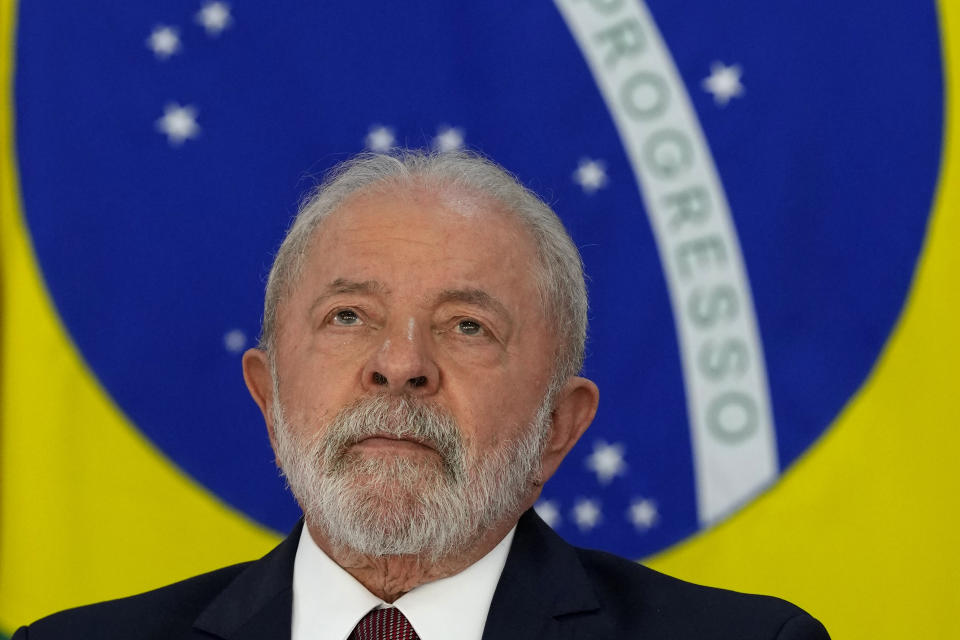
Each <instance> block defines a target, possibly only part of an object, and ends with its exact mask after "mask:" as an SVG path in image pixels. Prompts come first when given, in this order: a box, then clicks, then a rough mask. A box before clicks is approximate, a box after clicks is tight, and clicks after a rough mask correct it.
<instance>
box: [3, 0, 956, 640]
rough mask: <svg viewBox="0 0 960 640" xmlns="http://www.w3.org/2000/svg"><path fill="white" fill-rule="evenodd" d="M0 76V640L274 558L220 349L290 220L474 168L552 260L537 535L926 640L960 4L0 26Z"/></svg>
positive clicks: (945, 613) (251, 416)
mask: <svg viewBox="0 0 960 640" xmlns="http://www.w3.org/2000/svg"><path fill="white" fill-rule="evenodd" d="M0 79H2V83H0V91H2V93H0V145H2V147H0V634H3V633H7V634H9V633H12V632H13V630H14V629H15V628H17V627H18V626H19V625H20V624H24V623H27V622H30V621H32V620H34V619H36V618H38V617H40V616H43V615H46V614H48V613H51V612H53V611H56V610H59V609H62V608H66V607H70V606H76V605H80V604H85V603H89V602H95V601H99V600H103V599H107V598H114V597H119V596H122V595H127V594H132V593H135V592H138V591H142V590H146V589H150V588H153V587H156V586H160V585H162V584H166V583H169V582H171V581H174V580H177V579H181V578H184V577H187V576H189V575H193V574H196V573H199V572H202V571H206V570H210V569H213V568H216V567H219V566H223V565H226V564H230V563H233V562H239V561H243V560H247V559H251V558H254V557H257V556H259V555H261V554H263V553H264V552H265V551H267V550H268V549H269V548H271V547H272V546H273V545H274V544H276V542H277V541H278V540H279V539H280V538H281V537H282V536H283V535H285V533H286V532H287V531H288V530H289V528H290V527H291V526H292V525H293V523H294V522H295V521H296V519H297V518H298V517H299V512H298V510H297V507H296V505H295V503H294V502H293V500H292V498H291V497H290V496H289V494H288V492H287V491H286V490H285V488H284V485H283V482H282V480H281V479H280V478H279V477H278V474H277V471H276V469H275V467H274V465H273V455H272V452H271V451H270V448H269V444H268V441H267V438H266V434H265V430H264V428H263V425H262V420H261V418H260V415H259V412H258V410H257V409H256V407H255V406H254V404H253V403H252V402H251V401H250V399H249V398H248V397H246V390H245V388H244V385H243V382H242V379H241V375H240V360H239V359H240V354H241V353H242V352H243V350H244V349H246V348H248V347H249V346H252V345H253V344H255V341H256V337H257V334H258V332H259V327H260V314H261V307H262V288H263V284H264V278H265V274H266V272H267V270H268V268H269V264H270V260H271V256H272V255H273V252H274V251H275V249H276V247H277V246H278V244H279V242H280V239H281V238H282V235H283V232H284V229H285V228H286V226H287V225H288V223H289V221H290V218H291V216H292V215H293V214H294V213H295V211H296V206H297V203H298V201H299V200H300V198H301V197H302V196H303V195H304V194H305V193H306V192H307V191H309V190H310V189H311V187H313V186H314V184H315V182H316V180H317V177H318V176H320V175H322V174H323V172H324V171H325V170H326V169H328V168H329V167H330V166H332V165H333V164H335V163H336V162H338V161H340V160H343V159H345V158H347V157H349V156H351V155H352V154H354V153H357V152H359V151H362V150H373V151H381V152H388V151H389V150H390V149H393V148H397V147H431V148H435V149H440V150H444V149H456V148H461V147H466V148H471V149H476V150H479V151H481V152H483V153H485V154H487V155H489V156H490V157H492V158H494V159H495V160H497V161H498V162H500V163H502V164H503V165H504V166H506V167H508V168H509V169H510V170H511V171H514V172H515V173H516V174H517V176H518V177H519V178H520V179H521V180H522V181H523V182H524V183H525V184H527V185H528V186H530V187H531V188H533V189H534V190H535V191H537V192H538V193H540V194H541V195H543V196H544V197H545V198H546V199H547V201H548V202H550V203H551V204H552V206H554V208H555V209H556V211H557V212H558V214H559V215H560V216H561V218H563V220H564V222H565V224H566V225H567V227H568V228H569V230H570V232H571V234H572V236H573V238H574V240H575V242H576V243H577V245H578V247H579V248H580V250H581V253H582V254H583V258H584V263H585V266H586V271H587V273H588V274H589V283H588V284H589V289H590V297H591V312H590V337H589V342H588V357H587V362H586V365H585V374H586V375H587V376H589V377H590V378H592V379H594V380H595V381H597V383H598V384H599V386H600V388H601V391H602V403H601V408H600V411H599V414H598V416H597V420H596V422H595V424H594V425H593V426H592V427H591V428H590V429H589V430H588V432H587V434H586V435H585V436H584V438H583V439H582V440H581V442H580V443H579V444H578V445H577V446H576V448H575V449H574V450H573V451H572V452H571V454H570V456H569V457H568V459H567V460H566V461H565V462H564V464H563V465H562V467H561V469H560V471H559V472H558V473H557V475H556V476H555V477H554V478H553V479H552V480H551V481H550V482H549V483H548V484H547V486H546V487H545V489H544V492H543V496H542V499H541V500H540V502H539V503H538V504H537V505H536V508H537V510H538V512H539V513H540V514H541V516H542V517H544V519H546V520H547V521H548V522H549V523H550V524H551V526H553V527H554V528H555V529H556V530H557V532H558V533H560V534H561V535H562V536H564V537H565V538H566V539H568V540H569V541H570V542H572V543H574V544H578V545H582V546H589V547H596V548H603V549H608V550H610V551H612V552H615V553H618V554H620V555H624V556H627V557H631V558H636V559H638V560H642V561H644V562H646V563H648V564H650V565H651V566H653V567H654V568H656V569H660V570H662V571H665V572H668V573H671V574H673V575H676V576H678V577H680V578H684V579H687V580H691V581H695V582H700V583H705V584H711V585H718V586H725V587H729V588H734V589H738V590H742V591H750V592H760V593H772V594H776V595H780V596H782V597H785V598H787V599H790V600H792V601H794V602H796V603H797V604H799V605H800V606H802V607H804V608H805V609H807V610H808V611H810V612H811V613H812V614H814V615H815V616H817V617H818V618H820V619H821V620H822V621H823V622H824V623H825V625H826V626H827V628H828V629H829V630H830V631H831V633H832V634H833V636H834V637H837V638H871V639H875V638H901V637H916V638H940V637H947V636H949V635H950V633H951V631H953V630H954V629H955V626H956V623H955V621H954V617H955V615H956V611H958V610H960V588H958V584H960V551H958V548H957V544H956V534H955V531H956V529H957V524H958V522H957V516H956V515H955V512H956V511H957V498H956V493H957V490H958V489H960V481H958V479H957V473H956V471H955V468H956V466H957V460H958V458H960V429H958V426H960V408H958V407H960V405H958V402H957V395H958V394H957V391H958V388H960V386H958V385H960V375H958V374H957V372H956V371H957V368H958V363H960V334H958V332H957V330H956V325H957V320H956V319H957V317H958V316H960V286H958V285H957V283H958V282H960V257H958V255H960V254H958V252H957V251H956V250H955V246H954V243H955V242H958V241H960V217H958V215H960V214H958V212H960V129H958V125H957V123H958V121H960V99H958V97H957V91H958V88H960V7H958V5H957V4H956V3H954V2H950V1H949V0H938V1H934V0H872V1H870V2H867V1H866V0H850V1H849V2H840V3H811V2H802V1H800V0H783V1H781V2H769V3H758V2H755V1H753V0H728V1H725V2H711V1H708V0H684V1H678V0H554V1H553V2H549V1H547V0H540V1H535V2H511V1H509V0H487V1H485V2H473V3H449V2H443V1H441V0H431V1H428V2H420V3H414V4H408V3H318V2H296V1H293V0H290V1H284V2H277V3H255V2H249V1H246V0H231V1H229V2H226V1H220V0H168V1H167V2H164V3H149V2H130V1H127V2H120V1H118V0H109V1H107V2H101V3H97V4H96V6H91V5H89V4H84V3H50V2H38V1H35V0H34V1H28V0H22V1H20V2H16V1H15V0H0Z"/></svg>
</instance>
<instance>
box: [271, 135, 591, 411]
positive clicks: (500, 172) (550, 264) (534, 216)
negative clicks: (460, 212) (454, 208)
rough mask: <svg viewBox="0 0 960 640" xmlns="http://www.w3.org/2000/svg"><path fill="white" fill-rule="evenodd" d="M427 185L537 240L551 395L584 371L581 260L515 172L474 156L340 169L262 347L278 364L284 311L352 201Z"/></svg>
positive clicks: (397, 157)
mask: <svg viewBox="0 0 960 640" xmlns="http://www.w3.org/2000/svg"><path fill="white" fill-rule="evenodd" d="M412 184H427V185H429V186H435V187H436V188H438V189H442V188H453V189H463V190H466V191H470V192H475V193H477V194H479V195H480V196H482V197H487V198H490V199H492V200H493V201H495V202H497V203H499V204H501V205H502V206H503V207H504V208H505V209H506V211H507V212H508V213H509V214H512V215H514V216H515V217H516V219H517V221H518V222H520V224H521V225H522V226H523V227H524V228H525V229H526V230H527V231H528V232H529V233H530V235H531V236H532V238H533V242H534V244H535V246H536V250H537V258H538V261H539V263H540V268H541V273H540V274H538V275H539V283H538V284H539V288H540V294H541V298H542V299H543V304H544V310H545V312H546V313H547V317H548V318H552V319H554V320H555V323H556V329H557V332H558V334H559V335H558V337H559V340H558V344H557V352H556V354H555V362H556V364H555V369H554V372H553V378H552V380H551V386H550V390H549V391H550V392H551V393H555V392H556V391H558V390H559V388H560V386H561V385H562V384H563V382H564V381H565V380H566V379H567V378H569V377H570V376H573V375H576V374H577V373H578V372H579V371H580V368H581V367H582V366H583V358H584V348H585V347H584V345H585V342H586V332H587V291H586V284H585V283H584V275H583V263H582V261H581V259H580V253H579V252H578V251H577V248H576V246H575V245H574V244H573V241H572V240H571V239H570V236H569V235H568V234H567V231H566V229H564V227H563V223H562V222H561V221H560V218H559V217H557V214H556V213H554V212H553V210H552V209H551V208H550V207H549V206H548V205H547V204H546V203H545V202H544V201H543V200H541V199H540V198H539V197H538V196H537V195H536V194H535V193H533V192H532V191H530V190H529V189H527V188H526V187H524V186H523V185H522V184H521V183H520V182H519V180H517V178H516V177H515V176H513V175H512V174H511V173H509V172H508V171H506V170H505V169H503V168H502V167H500V166H499V165H497V164H496V163H494V162H493V161H491V160H489V159H487V158H485V157H483V156H482V155H480V154H478V153H475V152H472V151H445V152H430V151H421V150H411V149H400V150H396V151H394V152H392V153H390V154H389V155H387V154H375V153H361V154H359V155H357V156H354V157H353V158H351V159H349V160H347V161H345V162H343V163H341V164H339V165H337V166H335V167H334V168H333V169H331V170H330V172H329V173H328V174H327V175H326V178H325V179H324V180H323V182H322V183H321V184H320V186H319V187H317V188H316V189H315V190H314V191H313V192H312V193H311V194H309V195H308V196H307V198H305V199H304V201H303V202H302V203H301V205H300V209H299V212H298V213H297V216H296V218H294V220H293V223H292V224H291V225H290V228H289V230H288V231H287V235H286V237H285V238H284V240H283V243H282V244H281V245H280V248H279V250H278V251H277V255H276V258H275V259H274V262H273V267H272V268H271V269H270V275H269V277H268V279H267V290H266V297H265V300H264V309H263V330H262V332H261V335H260V348H261V349H263V350H264V351H266V352H267V354H268V356H269V357H270V360H271V362H273V347H274V346H275V342H276V337H277V331H278V327H277V314H278V307H279V306H280V304H281V303H282V302H283V301H284V300H285V299H286V297H287V296H289V295H290V293H291V291H292V290H293V288H294V287H295V285H296V284H297V282H298V281H299V278H300V274H301V272H302V269H303V263H304V259H305V257H306V254H307V250H308V249H309V247H310V243H311V241H312V239H313V236H314V233H315V232H316V231H317V229H318V228H319V226H320V224H321V223H322V222H323V221H324V220H325V219H326V218H327V217H328V216H329V215H330V214H332V213H333V212H334V211H336V210H337V209H338V208H339V207H340V206H341V205H343V203H344V202H345V201H346V200H347V198H349V197H350V196H352V195H354V194H356V193H359V192H360V191H365V190H370V189H373V188H383V187H392V186H406V185H412Z"/></svg>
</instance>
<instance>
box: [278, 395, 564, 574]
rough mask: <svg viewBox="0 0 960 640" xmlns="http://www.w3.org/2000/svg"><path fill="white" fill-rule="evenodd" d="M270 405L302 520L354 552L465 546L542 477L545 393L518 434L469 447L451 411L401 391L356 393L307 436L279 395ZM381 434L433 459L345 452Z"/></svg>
mask: <svg viewBox="0 0 960 640" xmlns="http://www.w3.org/2000/svg"><path fill="white" fill-rule="evenodd" d="M274 380H276V378H274ZM275 387H276V384H275ZM274 391H275V393H274V398H275V399H278V398H279V393H278V389H276V388H275V389H274ZM548 397H549V396H548ZM273 407H274V410H273V414H274V415H273V419H274V430H275V438H276V448H277V451H276V453H277V458H278V460H279V463H280V467H281V469H282V471H283V474H284V475H285V476H286V478H287V482H288V484H289V486H290V490H291V491H292V492H293V495H294V497H296V499H297V502H299V503H300V507H301V508H302V509H303V511H304V515H305V516H306V519H307V522H308V524H310V525H311V526H314V527H317V528H319V530H320V531H322V532H323V533H324V534H325V535H326V536H327V538H328V539H329V540H330V542H331V544H333V545H335V546H346V547H348V548H349V549H352V550H353V551H355V552H358V553H363V554H368V555H375V556H392V555H402V554H414V555H421V556H426V557H429V558H430V559H431V560H432V561H436V560H438V559H440V558H444V557H449V556H452V555H453V554H456V553H459V552H461V551H463V550H464V549H466V548H467V547H469V545H470V543H471V542H473V541H474V540H475V539H476V538H477V537H478V536H480V535H482V534H483V533H484V532H485V531H486V530H488V529H489V528H490V527H491V526H493V525H494V524H495V523H497V522H498V521H500V520H502V519H503V518H505V517H507V516H511V515H518V511H519V509H520V507H521V506H522V502H523V500H524V499H525V498H527V496H528V495H529V491H530V488H531V486H532V485H533V484H534V483H537V482H539V480H540V462H541V457H542V455H543V451H544V447H545V446H546V442H547V437H548V435H549V431H550V425H551V423H550V411H551V407H550V402H549V400H548V399H547V398H545V399H544V402H543V403H542V405H541V407H540V408H539V409H538V411H537V414H536V416H535V417H534V419H533V421H532V422H531V423H530V424H529V425H526V426H525V428H523V429H522V430H521V432H520V435H519V437H518V438H517V439H516V440H512V441H507V442H505V443H504V444H503V445H502V446H501V447H500V448H499V449H497V450H495V451H469V452H468V451H467V448H466V447H465V445H464V442H463V437H462V435H461V434H462V432H461V430H460V428H459V426H458V425H457V422H456V420H455V419H454V418H453V416H451V415H450V414H449V413H448V412H446V411H444V410H443V409H440V408H438V407H436V406H431V405H428V404H426V403H424V402H423V401H420V400H418V399H416V398H412V397H409V396H401V397H391V396H386V395H379V396H373V397H367V398H363V399H361V400H359V401H357V402H355V403H353V404H352V405H350V406H347V407H345V408H344V409H342V410H341V411H340V412H339V413H338V414H337V415H336V416H334V418H333V419H332V420H331V421H330V422H329V424H327V425H323V426H322V428H320V429H318V430H317V431H316V432H315V433H316V435H312V436H303V435H301V434H304V433H308V432H309V430H308V429H304V428H301V427H302V426H303V425H296V426H293V425H291V424H290V422H289V421H288V420H287V418H286V416H285V415H284V411H283V408H282V407H281V405H280V403H279V400H277V401H276V402H274V404H273ZM384 433H389V434H391V435H394V436H396V437H402V438H412V439H415V440H418V441H420V442H423V443H425V444H428V445H429V446H430V447H432V448H433V449H435V450H436V452H437V454H438V457H439V459H438V460H437V461H432V460H428V461H423V460H422V459H420V457H419V456H418V458H417V459H416V461H414V460H413V459H411V458H408V457H406V456H396V457H392V458H381V457H363V456H362V455H360V454H357V453H354V452H350V451H348V449H349V447H350V446H351V445H353V444H354V443H356V442H358V441H360V440H362V439H364V438H366V437H370V436H374V435H377V434H384Z"/></svg>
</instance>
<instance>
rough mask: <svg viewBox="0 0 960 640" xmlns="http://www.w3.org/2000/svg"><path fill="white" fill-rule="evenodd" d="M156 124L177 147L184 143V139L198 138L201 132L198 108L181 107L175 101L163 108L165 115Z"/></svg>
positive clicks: (168, 140)
mask: <svg viewBox="0 0 960 640" xmlns="http://www.w3.org/2000/svg"><path fill="white" fill-rule="evenodd" d="M156 126H157V130H158V131H160V133H163V134H166V136H167V142H169V143H170V144H172V145H173V146H175V147H179V146H180V145H181V144H183V142H184V140H189V139H190V138H196V137H197V135H199V133H200V126H199V125H198V124H197V110H196V108H195V107H192V106H186V107H181V106H180V105H179V104H177V103H175V102H172V103H170V104H168V105H167V106H166V107H164V108H163V117H162V118H160V119H158V120H157V122H156Z"/></svg>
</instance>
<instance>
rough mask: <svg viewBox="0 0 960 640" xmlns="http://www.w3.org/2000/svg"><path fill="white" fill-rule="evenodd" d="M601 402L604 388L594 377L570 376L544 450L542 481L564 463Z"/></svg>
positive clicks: (554, 415) (556, 405) (560, 395)
mask: <svg viewBox="0 0 960 640" xmlns="http://www.w3.org/2000/svg"><path fill="white" fill-rule="evenodd" d="M599 403H600V390H599V389H597V385H595V384H594V383H593V381H592V380H587V379H586V378H581V377H579V376H573V377H571V378H569V379H568V380H567V382H566V384H564V385H563V388H562V389H561V390H560V393H559V394H557V398H556V402H555V404H554V407H553V413H552V414H551V417H552V418H553V426H552V428H551V429H550V439H549V440H548V441H547V447H546V449H545V450H544V452H543V461H542V464H541V477H540V479H541V481H542V482H546V481H547V480H549V479H550V477H551V476H552V475H553V474H554V472H555V471H556V470H557V467H559V466H560V462H562V461H563V459H564V457H566V455H567V453H569V452H570V449H572V448H573V445H575V444H576V443H577V440H579V439H580V436H582V435H583V432H584V431H586V430H587V427H589V426H590V423H591V422H593V416H595V415H596V414H597V406H598V405H599Z"/></svg>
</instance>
